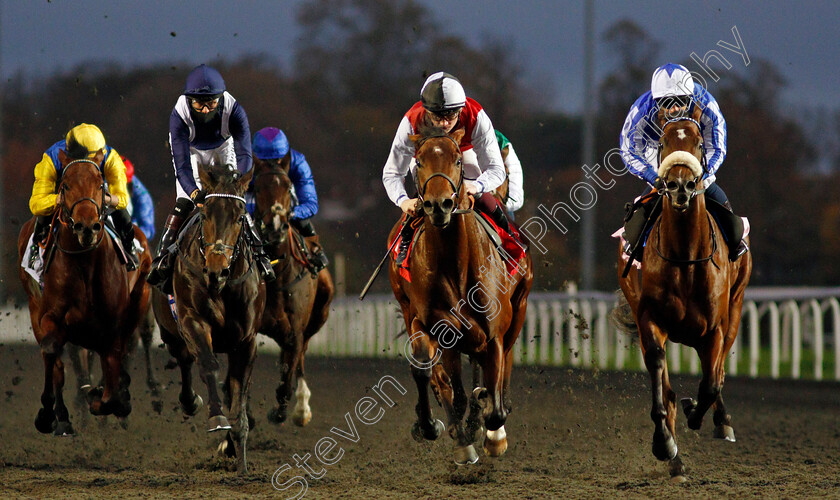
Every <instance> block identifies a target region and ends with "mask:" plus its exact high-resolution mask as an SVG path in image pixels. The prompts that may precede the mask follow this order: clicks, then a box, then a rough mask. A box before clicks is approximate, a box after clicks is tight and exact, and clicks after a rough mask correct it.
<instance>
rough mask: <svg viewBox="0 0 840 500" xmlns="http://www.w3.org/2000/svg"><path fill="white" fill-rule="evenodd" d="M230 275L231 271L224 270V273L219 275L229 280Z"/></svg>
mask: <svg viewBox="0 0 840 500" xmlns="http://www.w3.org/2000/svg"><path fill="white" fill-rule="evenodd" d="M229 275H230V269H222V272H220V273H219V277H220V278H222V279H227V277H228V276H229Z"/></svg>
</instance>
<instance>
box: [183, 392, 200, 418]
mask: <svg viewBox="0 0 840 500" xmlns="http://www.w3.org/2000/svg"><path fill="white" fill-rule="evenodd" d="M178 401H180V402H181V411H182V412H184V415H186V416H188V417H194V416H195V414H196V413H198V410H199V409H200V408H201V407H202V406H204V400H203V399H201V396H199V395H198V394H195V393H193V399H192V401H190V402H184V400H183V399H181V396H178Z"/></svg>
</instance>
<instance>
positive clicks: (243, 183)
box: [236, 168, 254, 194]
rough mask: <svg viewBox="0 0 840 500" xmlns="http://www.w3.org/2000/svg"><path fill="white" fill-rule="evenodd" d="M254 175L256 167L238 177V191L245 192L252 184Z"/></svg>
mask: <svg viewBox="0 0 840 500" xmlns="http://www.w3.org/2000/svg"><path fill="white" fill-rule="evenodd" d="M253 177H254V169H253V168H252V169H251V170H249V171H248V173H246V174H245V175H243V176H242V177H240V178H239V179H237V181H236V192H237V193H239V194H244V193H245V192H246V191H248V186H249V185H250V184H251V179H252V178H253Z"/></svg>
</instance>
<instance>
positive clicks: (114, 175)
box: [29, 123, 139, 271]
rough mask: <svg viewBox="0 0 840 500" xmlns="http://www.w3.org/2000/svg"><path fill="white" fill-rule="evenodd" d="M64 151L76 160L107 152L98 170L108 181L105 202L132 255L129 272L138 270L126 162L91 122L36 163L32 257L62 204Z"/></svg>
mask: <svg viewBox="0 0 840 500" xmlns="http://www.w3.org/2000/svg"><path fill="white" fill-rule="evenodd" d="M61 150H64V152H65V153H67V156H68V157H69V158H71V159H74V160H84V159H92V158H94V157H95V156H96V154H97V153H99V152H100V151H102V152H104V153H105V158H104V159H103V160H102V163H100V164H99V170H100V171H101V172H102V173H103V174H104V177H105V181H106V182H107V183H108V192H106V194H105V204H106V205H108V206H110V207H113V208H114V209H115V210H114V211H113V212H112V213H111V220H112V221H113V222H114V228H115V229H116V230H117V233H118V234H119V237H120V240H121V241H122V244H123V247H124V248H125V253H126V255H127V256H128V257H129V258H128V259H127V260H128V262H126V267H127V268H128V270H129V271H133V270H135V269H137V266H138V265H139V260H138V258H137V255H136V253H135V252H134V251H133V248H134V225H133V224H132V223H131V215H130V214H129V213H128V210H126V206H127V205H128V190H127V189H126V182H125V165H123V162H122V160H121V159H120V155H119V153H117V150H116V149H114V148H112V147H110V146H108V145H107V144H106V143H105V136H104V135H102V131H100V130H99V127H97V126H96V125H91V124H89V123H82V124H80V125H77V126H75V127H73V128H72V129H70V131H69V132H68V133H67V136H66V137H65V139H64V140H61V141H58V142H56V143H55V144H53V145H52V146H50V148H49V149H47V150H46V151H45V152H44V156H43V157H42V158H41V161H40V162H38V164H37V165H35V184H34V185H33V186H32V197H31V198H30V199H29V210H31V211H32V215H34V216H36V219H35V228H34V229H33V232H32V254H33V257H34V256H37V255H38V243H39V242H41V241H42V240H43V239H44V237H45V236H46V232H47V229H48V228H49V226H50V218H51V217H52V215H53V213H54V212H55V209H56V208H57V207H58V205H59V204H60V203H61V199H60V197H59V195H58V194H56V189H57V187H58V182H59V181H60V179H61V174H62V167H61V163H60V162H59V159H58V153H59V151H61ZM102 208H104V207H102Z"/></svg>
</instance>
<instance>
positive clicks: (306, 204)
mask: <svg viewBox="0 0 840 500" xmlns="http://www.w3.org/2000/svg"><path fill="white" fill-rule="evenodd" d="M253 151H254V156H255V157H256V158H258V159H260V160H264V161H267V162H269V163H276V164H277V165H280V164H281V163H282V162H288V164H289V170H288V173H289V179H291V181H292V185H293V186H294V188H293V189H294V190H293V191H292V193H293V195H294V196H293V197H292V199H293V200H295V201H297V203H296V204H294V206H293V209H292V215H291V217H290V221H291V224H292V225H293V226H294V227H295V228H296V229H297V230H298V231H299V232H300V234H301V236H303V237H304V239H305V240H306V243H307V245H308V246H309V248H310V250H311V251H312V260H311V262H310V264H311V265H312V267H313V268H314V271H315V272H316V273H317V272H318V271H320V270H321V269H323V268H325V267H327V264H329V260H328V259H327V256H326V255H325V254H324V249H323V248H322V247H321V245H320V243H319V242H318V239H319V238H318V234H317V233H315V227H314V226H313V225H312V222H311V221H310V219H311V218H312V216H313V215H315V214H317V213H318V193H316V192H315V179H313V178H312V169H310V168H309V163H307V161H306V158H305V157H304V156H303V154H301V153H299V152H298V151H295V150H294V149H291V148H290V147H289V140H288V139H287V138H286V134H284V133H283V131H282V130H280V129H279V128H274V127H267V128H264V129H262V130H260V131H259V132H257V133H256V134H254V142H253ZM253 189H254V181H253V180H252V181H251V187H250V189H249V191H251V192H253ZM252 210H253V209H252ZM252 214H253V211H252Z"/></svg>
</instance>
